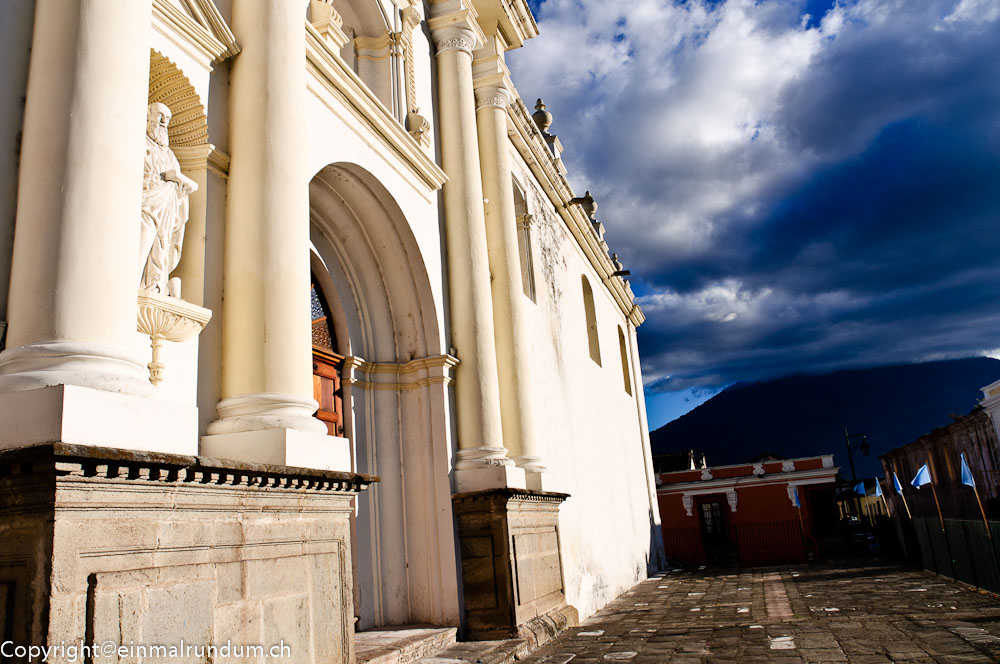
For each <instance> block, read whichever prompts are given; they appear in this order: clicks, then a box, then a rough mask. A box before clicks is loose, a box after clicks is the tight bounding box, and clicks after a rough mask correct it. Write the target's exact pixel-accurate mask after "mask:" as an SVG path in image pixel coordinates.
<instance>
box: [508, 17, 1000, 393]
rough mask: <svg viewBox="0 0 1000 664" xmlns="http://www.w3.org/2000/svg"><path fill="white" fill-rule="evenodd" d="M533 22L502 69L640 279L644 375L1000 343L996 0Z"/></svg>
mask: <svg viewBox="0 0 1000 664" xmlns="http://www.w3.org/2000/svg"><path fill="white" fill-rule="evenodd" d="M538 15H539V16H540V28H541V31H542V35H543V38H541V39H539V40H537V41H538V43H539V44H538V46H539V47H540V48H536V45H535V44H533V43H530V42H529V44H528V45H527V46H526V47H525V48H524V49H523V50H522V51H521V52H519V53H517V54H516V55H515V54H512V58H511V61H512V65H513V68H514V70H515V80H516V81H518V86H519V89H520V91H521V93H522V94H523V95H524V96H525V97H530V98H534V97H535V96H543V97H545V98H546V102H548V104H549V108H550V110H552V111H553V113H554V114H555V116H556V124H555V125H554V127H553V129H554V130H557V131H558V132H559V133H560V134H561V138H562V141H563V143H564V144H565V145H566V154H565V155H564V159H565V160H566V161H567V162H568V163H569V165H570V168H571V172H572V173H573V174H574V177H575V179H574V186H575V187H576V188H577V189H581V190H582V189H584V188H589V189H590V190H591V191H593V192H594V193H595V195H596V196H597V197H598V201H599V203H600V204H601V210H600V211H601V213H602V214H603V216H604V221H605V223H606V225H607V226H608V229H609V230H608V240H609V242H610V243H611V244H612V247H613V249H614V250H615V251H617V252H618V253H619V254H620V255H621V256H623V258H624V259H625V260H626V262H627V263H629V265H628V267H630V268H631V269H632V271H633V274H634V275H637V277H638V279H639V280H640V281H639V282H638V283H637V284H636V286H637V290H638V291H639V292H641V293H642V297H641V298H640V302H641V304H642V305H643V308H644V310H645V311H646V314H647V322H646V324H645V325H644V326H643V327H642V328H640V333H639V338H640V345H641V350H642V354H643V365H644V367H643V369H644V373H645V376H646V378H647V380H648V381H649V383H650V386H651V387H652V389H654V390H679V389H685V388H689V387H700V386H719V385H725V384H727V383H730V382H734V381H740V380H756V379H761V378H767V377H774V376H779V375H783V374H788V373H793V372H800V371H824V370H830V369H836V368H840V367H845V366H865V365H870V364H881V363H887V362H899V361H915V360H925V359H940V358H944V357H954V356H964V355H971V354H977V353H982V352H986V351H991V350H994V349H998V348H1000V297H998V290H1000V289H998V288H997V284H1000V261H998V260H997V257H998V255H1000V232H998V231H1000V110H998V109H1000V83H998V82H1000V2H996V1H995V0H961V1H958V0H940V1H930V0H929V1H906V2H903V1H895V0H858V1H857V2H848V3H840V4H839V5H834V4H833V3H831V2H826V1H817V0H811V1H810V2H797V1H791V0H789V1H780V0H771V1H770V2H767V1H765V2H760V3H754V2H750V1H749V0H746V1H743V0H728V1H727V2H714V3H703V2H684V3H680V2H677V3H675V2H670V1H668V0H632V1H630V2H628V3H604V2H599V1H598V0H594V1H593V2H591V1H587V2H583V3H581V2H579V1H578V0H547V2H544V3H543V4H542V5H541V7H540V12H539V14H538ZM581 41H582V42H583V43H584V44H586V48H581V47H580V44H581Z"/></svg>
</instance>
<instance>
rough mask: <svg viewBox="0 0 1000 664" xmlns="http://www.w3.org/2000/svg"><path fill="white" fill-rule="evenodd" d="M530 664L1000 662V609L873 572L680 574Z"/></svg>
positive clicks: (812, 568)
mask: <svg viewBox="0 0 1000 664" xmlns="http://www.w3.org/2000/svg"><path fill="white" fill-rule="evenodd" d="M522 661H523V662H525V663H526V664H566V663H567V662H573V664H585V663H594V662H609V661H611V662H632V663H633V664H666V663H671V664H688V663H690V664H695V663H705V664H709V663H713V662H719V663H722V662H739V663H741V664H742V663H743V662H775V663H777V664H796V663H798V662H850V663H851V664H877V663H881V662H908V663H912V664H916V663H918V662H947V663H952V662H998V661H1000V602H998V601H997V600H996V599H994V598H992V597H989V596H986V595H983V594H980V593H977V592H975V591H972V590H968V589H966V588H964V587H961V586H959V585H957V584H955V583H951V582H949V581H945V580H944V579H941V578H938V577H936V576H933V575H931V574H929V573H925V572H920V571H917V570H911V569H908V568H901V567H892V566H882V565H876V564H871V563H869V564H864V563H860V562H859V563H857V564H856V565H855V566H848V565H843V566H834V565H808V566H806V565H803V566H795V567H782V568H766V569H756V570H753V569H751V570H745V571H738V572H733V573H726V572H713V571H709V570H704V571H699V572H680V571H677V572H672V573H668V574H664V575H660V576H657V577H656V578H653V579H650V580H648V581H645V582H644V583H642V584H640V585H638V586H636V587H635V588H633V589H632V590H631V591H629V592H628V593H626V594H625V595H623V596H622V597H620V598H619V599H618V600H616V601H615V602H613V603H612V604H610V605H609V606H608V607H607V608H605V610H604V611H601V612H600V613H599V614H597V615H595V616H593V617H591V618H590V619H589V620H587V621H586V622H585V624H584V625H582V626H580V627H576V628H573V629H571V630H568V631H567V632H566V633H565V634H563V635H562V636H560V637H559V638H557V639H555V640H553V641H551V642H550V643H548V644H547V645H545V646H544V647H542V648H540V649H539V650H537V651H536V652H534V653H533V654H532V655H530V656H529V657H527V658H526V659H524V660H522Z"/></svg>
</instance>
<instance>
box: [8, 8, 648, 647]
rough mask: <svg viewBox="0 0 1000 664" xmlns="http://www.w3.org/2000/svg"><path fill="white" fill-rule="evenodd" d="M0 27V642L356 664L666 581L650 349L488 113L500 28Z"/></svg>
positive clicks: (369, 11) (205, 22)
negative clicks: (403, 630) (381, 650)
mask: <svg viewBox="0 0 1000 664" xmlns="http://www.w3.org/2000/svg"><path fill="white" fill-rule="evenodd" d="M0 13H2V14H3V16H2V19H3V20H2V21H0V31H2V32H3V35H2V45H0V52H2V55H3V57H4V60H5V62H6V63H7V64H6V71H5V72H4V73H3V74H2V76H3V77H4V78H3V83H4V90H5V91H4V95H3V97H4V99H3V102H2V104H3V105H2V107H0V151H2V152H3V159H2V160H0V321H2V322H0V335H2V336H0V343H2V346H0V348H2V351H0V634H2V635H3V636H5V637H7V638H8V639H10V640H12V641H14V642H18V643H25V644H28V643H34V644H55V643H70V642H79V641H86V642H91V641H95V640H96V641H104V640H110V641H114V642H116V643H130V642H131V643H170V642H173V641H175V640H177V639H184V640H185V641H187V642H192V643H196V642H197V643H219V642H223V641H226V640H231V641H233V642H236V641H239V640H242V641H244V642H246V643H272V642H278V641H279V640H280V641H283V642H284V643H288V644H289V645H290V646H291V647H292V650H293V653H294V654H293V656H292V659H291V661H303V662H306V661H308V662H353V661H354V634H355V633H356V632H359V631H365V630H370V629H373V628H378V627H385V626H390V625H408V624H424V625H436V626H455V627H459V628H460V629H461V631H462V634H464V635H465V636H466V637H467V638H470V639H487V638H488V639H495V638H507V637H511V636H517V635H519V634H520V635H521V636H527V637H528V638H536V639H541V638H543V636H544V634H545V633H549V632H551V631H554V630H555V629H557V628H559V627H561V626H565V625H566V624H570V623H572V622H573V621H575V620H578V619H580V618H583V617H586V616H588V615H590V614H592V613H594V612H595V611H596V610H598V609H599V608H601V607H602V606H603V605H604V604H606V603H607V602H609V601H610V600H611V599H613V598H614V597H616V596H618V595H620V594H621V593H622V592H624V591H625V590H627V589H628V588H630V587H631V586H632V585H634V584H635V583H637V582H638V581H640V580H641V579H643V578H645V577H646V575H647V573H648V571H649V570H652V569H655V568H656V567H657V566H658V565H659V564H660V563H661V561H662V555H663V554H662V542H660V541H659V537H660V535H659V533H660V526H659V516H658V512H657V504H656V494H655V485H654V479H653V473H652V466H651V462H650V450H649V439H648V432H647V423H646V415H645V409H644V404H643V392H642V381H641V372H640V368H639V356H638V350H637V345H636V327H637V326H638V325H640V324H641V323H642V322H643V315H642V312H641V310H640V309H639V307H638V306H637V305H636V304H635V301H634V299H635V298H634V295H633V293H632V291H631V288H630V287H629V284H628V282H627V280H625V278H624V276H625V274H626V273H625V272H624V271H623V270H622V265H621V264H620V263H619V262H618V261H617V259H616V258H613V257H612V256H611V255H609V250H608V246H607V244H606V243H605V242H604V240H603V226H602V225H601V223H600V222H599V221H598V220H597V217H596V204H595V203H594V202H593V200H592V199H591V198H590V197H589V194H588V195H586V196H579V195H577V193H575V192H573V191H572V189H571V187H570V185H569V183H568V180H567V177H566V171H565V168H564V166H563V163H562V160H561V157H560V155H561V153H562V149H563V147H562V145H561V144H560V142H559V140H558V139H557V138H556V137H555V136H554V135H553V134H551V133H550V132H549V126H550V124H551V123H552V116H551V115H549V114H548V113H547V111H546V110H545V109H544V105H543V104H541V103H540V102H539V104H537V106H536V105H535V104H532V106H535V108H534V109H529V108H528V107H527V106H526V105H525V103H524V102H523V101H522V100H521V98H520V96H519V94H518V92H517V90H516V88H515V87H514V83H513V82H512V81H511V78H510V73H509V70H508V69H507V66H506V64H505V54H506V52H507V51H509V50H511V49H515V48H519V47H522V46H523V45H525V42H526V41H527V40H529V39H530V38H533V37H535V36H536V35H537V33H538V30H537V26H536V24H535V21H534V18H533V17H532V14H531V11H530V9H529V7H528V5H527V3H526V2H525V0H440V1H434V0H430V1H427V0H297V1H294V0H217V1H214V2H213V0H129V1H128V2H123V1H121V0H68V1H63V0H36V1H32V0H18V1H16V2H11V3H4V6H3V7H2V8H0ZM528 47H530V44H529V45H528ZM531 92H532V93H533V96H537V95H544V91H531ZM137 258H138V260H137ZM178 616H183V617H184V619H183V620H178ZM532 635H534V636H532ZM50 661H56V660H50Z"/></svg>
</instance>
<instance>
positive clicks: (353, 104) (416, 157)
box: [305, 23, 448, 191]
mask: <svg viewBox="0 0 1000 664" xmlns="http://www.w3.org/2000/svg"><path fill="white" fill-rule="evenodd" d="M305 29H306V63H307V73H308V74H309V76H308V85H309V87H310V88H313V90H312V92H313V94H316V96H317V97H319V98H320V100H321V101H323V102H324V103H325V104H326V105H327V106H329V107H330V108H331V110H334V107H333V106H331V104H330V102H328V101H326V100H325V99H324V96H325V95H330V96H331V97H332V98H333V100H336V101H338V102H340V104H342V105H343V106H344V107H346V109H347V110H348V111H349V112H350V113H351V119H352V120H355V121H357V122H358V123H359V124H360V125H361V127H364V128H365V129H367V130H368V131H369V132H370V133H371V135H373V136H374V137H375V138H376V139H377V140H378V142H379V143H381V145H382V146H384V147H385V148H387V149H388V151H389V153H390V154H392V155H394V156H395V157H396V158H397V159H399V160H400V162H401V163H402V164H403V165H404V166H405V167H406V169H407V170H409V171H410V172H411V173H412V174H413V175H415V176H416V177H417V179H418V181H419V182H420V183H421V184H422V185H423V186H424V187H426V188H427V190H428V191H437V190H438V189H440V188H441V187H442V186H444V183H445V182H447V181H448V176H447V175H445V173H444V171H443V170H441V167H440V166H438V165H437V164H436V163H434V160H433V159H431V158H430V157H429V156H428V155H427V154H426V152H425V151H424V149H423V148H422V147H421V142H420V137H419V135H418V136H417V137H414V136H413V135H412V134H410V133H408V131H407V129H406V128H404V127H403V126H402V125H401V124H400V123H399V121H398V120H396V118H394V117H393V116H392V115H391V114H390V113H389V111H388V110H387V109H386V107H385V105H384V104H383V103H382V102H381V101H380V100H379V99H378V97H376V96H375V95H374V93H372V91H371V90H370V89H369V88H368V86H367V85H365V83H364V82H363V81H362V80H361V78H360V77H359V76H358V75H357V74H356V73H355V72H354V70H353V69H351V68H350V67H349V66H348V65H347V63H346V62H344V60H343V58H341V57H340V54H339V53H336V52H335V51H334V50H333V49H332V48H331V46H330V44H329V43H328V42H327V41H326V40H325V39H324V38H323V37H322V36H321V35H320V34H319V32H317V31H316V28H314V27H313V26H312V25H311V24H308V23H307V24H306V26H305ZM335 112H337V111H336V110H335ZM345 120H347V118H345ZM348 124H350V123H349V122H348ZM426 131H427V130H426V128H425V129H424V132H423V133H426ZM363 138H364V139H365V140H366V141H368V140H370V139H369V138H368V137H367V136H364V137H363Z"/></svg>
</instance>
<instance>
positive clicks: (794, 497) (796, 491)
mask: <svg viewBox="0 0 1000 664" xmlns="http://www.w3.org/2000/svg"><path fill="white" fill-rule="evenodd" d="M792 503H793V504H794V505H795V508H796V509H802V503H800V502H799V488H798V487H797V486H796V487H792Z"/></svg>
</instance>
